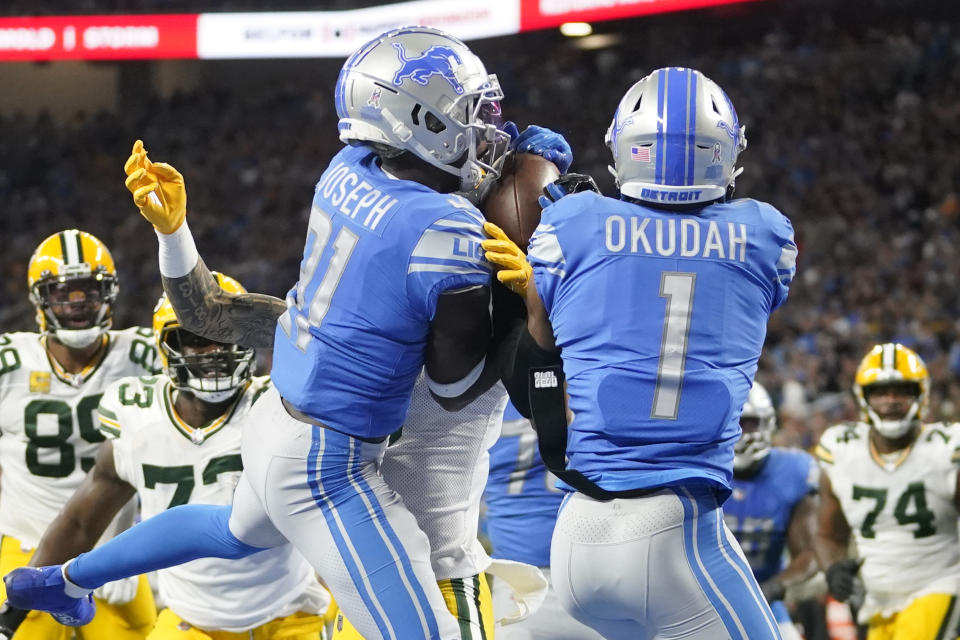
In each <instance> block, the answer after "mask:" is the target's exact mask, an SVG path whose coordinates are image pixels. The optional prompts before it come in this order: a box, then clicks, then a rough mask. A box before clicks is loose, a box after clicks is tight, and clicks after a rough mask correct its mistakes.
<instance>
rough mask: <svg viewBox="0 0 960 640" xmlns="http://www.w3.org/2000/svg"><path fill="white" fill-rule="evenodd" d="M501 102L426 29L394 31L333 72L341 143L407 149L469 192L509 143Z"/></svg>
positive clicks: (461, 51)
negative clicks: (446, 173) (335, 78)
mask: <svg viewBox="0 0 960 640" xmlns="http://www.w3.org/2000/svg"><path fill="white" fill-rule="evenodd" d="M501 99H503V92H502V91H501V90H500V83H499V81H498V80H497V77H496V76H495V75H493V74H488V73H487V70H486V69H485V68H484V66H483V63H482V62H481V61H480V58H478V57H477V56H476V55H474V53H473V52H471V51H470V49H468V48H467V46H466V45H465V44H464V43H462V42H461V41H460V40H457V39H456V38H454V37H452V36H450V35H448V34H446V33H444V32H443V31H440V30H439V29H433V28H431V27H420V26H414V27H402V28H399V29H394V30H391V31H387V32H386V33H384V34H382V35H380V36H378V37H377V38H375V39H374V40H372V41H370V42H368V43H367V44H365V45H364V46H362V47H361V48H360V49H359V50H357V51H356V52H355V53H354V54H353V55H352V56H350V58H348V59H347V61H346V63H344V65H343V69H342V70H341V71H340V77H339V78H338V79H337V88H336V103H337V115H339V116H340V123H339V130H340V140H341V141H343V142H346V143H354V144H356V143H373V144H375V145H385V146H387V147H392V148H395V149H400V150H405V151H409V152H411V153H413V154H414V155H416V156H417V157H419V158H422V159H423V160H425V161H427V162H429V163H430V164H432V165H433V166H435V167H438V168H440V169H442V170H444V171H446V172H448V173H452V174H454V175H456V176H459V177H460V179H461V186H462V188H464V189H472V188H475V187H476V186H477V185H478V184H479V182H480V180H481V179H482V178H484V177H488V178H489V177H493V176H495V175H496V172H495V171H494V169H493V165H494V164H495V162H496V160H497V158H495V157H493V155H494V154H502V153H503V152H504V151H505V149H506V146H507V145H506V144H504V142H508V141H509V135H507V133H506V132H504V131H503V130H502V129H501V128H500V126H501V124H502V122H501V120H500V103H499V101H500V100H501ZM484 143H486V144H484Z"/></svg>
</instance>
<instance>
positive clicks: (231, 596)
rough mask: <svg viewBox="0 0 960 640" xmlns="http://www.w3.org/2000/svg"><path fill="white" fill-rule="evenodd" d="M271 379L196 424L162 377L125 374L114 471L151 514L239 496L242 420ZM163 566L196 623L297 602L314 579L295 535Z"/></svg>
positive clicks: (257, 619)
mask: <svg viewBox="0 0 960 640" xmlns="http://www.w3.org/2000/svg"><path fill="white" fill-rule="evenodd" d="M268 385H269V379H268V378H254V379H253V381H252V382H251V383H250V385H249V386H248V387H247V388H246V389H245V390H244V391H243V393H241V394H240V396H239V397H238V398H237V399H236V401H235V402H234V404H233V405H232V406H230V408H229V409H228V410H227V411H226V413H224V415H222V416H220V417H219V418H217V419H215V420H213V421H211V422H210V423H208V424H207V425H205V426H204V427H202V428H200V429H196V430H194V429H191V428H190V427H189V426H188V425H186V424H185V423H184V422H183V420H182V419H181V418H180V417H179V416H178V415H177V414H176V413H175V411H174V408H173V400H174V399H173V394H174V390H173V386H172V385H171V384H170V380H169V379H168V378H166V377H165V376H157V377H148V378H126V379H123V380H120V381H118V382H116V383H115V384H113V385H112V386H111V387H110V388H109V389H107V391H106V392H105V393H104V395H103V399H102V400H101V403H100V408H99V419H100V429H101V430H102V431H103V433H104V434H106V435H108V436H109V437H111V438H112V439H113V457H114V464H115V466H116V470H117V475H118V476H119V477H120V478H122V479H123V480H125V481H126V482H128V483H130V485H131V486H133V487H135V488H136V490H137V493H138V494H139V496H140V504H141V512H142V515H143V518H144V519H146V518H150V517H152V516H155V515H157V514H158V513H160V512H162V511H165V510H167V509H169V508H172V507H175V506H177V505H181V504H188V503H196V504H214V505H228V504H230V503H231V502H232V501H233V492H234V489H235V488H236V484H237V481H238V480H239V478H240V473H241V471H242V467H243V465H242V462H241V458H240V443H241V438H242V425H243V421H244V419H245V417H246V414H247V413H248V412H249V411H250V408H251V407H252V406H253V403H254V402H255V401H256V399H257V398H258V396H259V395H260V393H262V392H263V391H264V390H265V389H266V388H267V387H268ZM158 575H159V587H160V594H161V596H162V598H163V601H164V602H165V603H166V605H167V606H168V607H170V609H172V610H173V611H174V612H175V613H177V614H178V615H179V616H180V617H182V618H184V619H186V620H188V621H190V623H191V624H193V625H195V626H198V627H200V628H204V629H220V630H225V631H231V630H236V631H241V630H244V629H249V628H252V627H255V626H258V625H260V624H263V623H265V622H268V621H269V620H272V619H274V618H277V617H279V616H284V615H289V614H290V613H293V612H295V611H297V610H300V608H301V605H302V604H303V602H302V598H303V596H304V593H305V590H306V589H307V587H308V586H310V585H311V583H313V582H314V580H313V572H312V570H311V569H310V566H309V565H308V564H307V562H306V560H304V559H303V557H302V556H301V555H300V553H299V552H297V551H296V550H295V549H294V548H293V546H292V545H289V544H288V545H282V546H279V547H275V548H273V549H268V550H266V551H262V552H260V553H257V554H255V555H253V556H251V557H248V558H244V559H242V560H223V559H218V558H204V559H200V560H193V561H191V562H187V563H185V564H182V565H179V566H176V567H171V568H169V569H164V570H162V571H160V572H159V574H158Z"/></svg>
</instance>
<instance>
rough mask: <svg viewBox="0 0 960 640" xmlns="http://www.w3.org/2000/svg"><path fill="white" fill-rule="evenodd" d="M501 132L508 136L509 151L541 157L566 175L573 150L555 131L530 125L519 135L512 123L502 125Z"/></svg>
mask: <svg viewBox="0 0 960 640" xmlns="http://www.w3.org/2000/svg"><path fill="white" fill-rule="evenodd" d="M503 130H504V131H506V132H507V133H508V134H510V150H511V151H516V152H517V153H533V154H535V155H538V156H542V157H544V158H546V159H547V160H549V161H550V162H552V163H553V164H555V165H557V169H559V170H560V173H566V172H567V169H569V168H570V165H571V164H573V150H572V149H571V148H570V145H569V144H568V143H567V141H566V140H565V139H564V137H563V136H562V135H560V134H559V133H557V132H556V131H552V130H550V129H547V128H546V127H538V126H537V125H533V124H532V125H530V126H529V127H527V128H526V129H524V130H523V133H520V130H519V129H518V128H517V125H516V123H514V122H506V123H504V125H503Z"/></svg>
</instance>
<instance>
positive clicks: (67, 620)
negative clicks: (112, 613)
mask: <svg viewBox="0 0 960 640" xmlns="http://www.w3.org/2000/svg"><path fill="white" fill-rule="evenodd" d="M3 582H4V584H5V585H6V587H7V600H8V602H10V604H12V605H13V606H15V607H19V608H21V609H36V610H38V611H47V612H49V613H50V615H52V616H53V617H54V619H55V620H56V621H57V622H59V623H60V624H64V625H67V626H69V627H80V626H83V625H85V624H87V623H89V622H90V621H91V620H93V614H94V612H95V606H94V604H93V595H92V594H91V592H90V590H89V589H84V588H83V587H79V586H77V585H75V584H73V583H68V582H67V581H66V580H65V579H64V577H63V565H59V564H55V565H53V566H50V567H40V568H36V567H21V568H19V569H14V570H13V571H11V572H10V573H8V574H7V575H6V576H4V578H3Z"/></svg>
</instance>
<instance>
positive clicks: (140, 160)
mask: <svg viewBox="0 0 960 640" xmlns="http://www.w3.org/2000/svg"><path fill="white" fill-rule="evenodd" d="M123 171H124V173H126V174H127V180H126V183H125V184H126V187H127V190H128V191H130V193H132V194H133V203H134V204H135V205H137V208H138V209H140V213H141V214H143V217H144V218H146V219H147V220H149V221H150V222H151V223H152V224H153V226H154V227H156V229H157V231H159V232H160V233H168V234H169V233H173V232H174V231H176V230H177V229H179V228H180V225H182V224H183V221H184V219H185V218H186V216H187V190H186V188H185V187H184V184H183V176H182V175H180V172H179V171H177V170H176V169H174V168H173V167H172V166H170V165H169V164H166V163H165V162H151V161H150V158H148V157H147V150H146V149H144V148H143V141H141V140H137V141H136V142H134V143H133V151H132V152H131V153H130V157H129V158H127V161H126V163H125V164H124V165H123Z"/></svg>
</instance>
